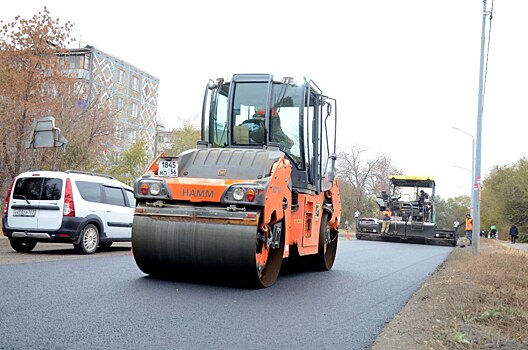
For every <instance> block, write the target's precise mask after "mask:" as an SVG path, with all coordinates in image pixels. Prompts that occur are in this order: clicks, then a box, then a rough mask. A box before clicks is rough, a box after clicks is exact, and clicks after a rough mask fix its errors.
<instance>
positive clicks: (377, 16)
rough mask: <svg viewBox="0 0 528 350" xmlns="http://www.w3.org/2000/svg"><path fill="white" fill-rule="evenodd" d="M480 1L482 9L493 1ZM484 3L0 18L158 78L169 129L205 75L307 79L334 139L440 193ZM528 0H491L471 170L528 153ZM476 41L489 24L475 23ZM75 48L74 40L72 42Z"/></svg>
mask: <svg viewBox="0 0 528 350" xmlns="http://www.w3.org/2000/svg"><path fill="white" fill-rule="evenodd" d="M491 2H492V1H491V0H488V9H489V8H490V7H491ZM482 4H483V2H482V0H443V1H432V0H399V1H394V0H368V1H365V0H362V1H357V0H350V1H343V0H338V1H334V0H326V1H324V2H321V1H311V0H303V1H286V0H266V1H259V2H256V1H250V0H245V1H243V0H242V1H229V0H226V1H213V0H202V1H187V2H182V1H174V2H169V1H163V2H162V1H135V0H133V1H100V0H91V1H85V2H73V1H59V0H55V1H53V0H48V1H37V0H24V1H18V2H14V1H10V2H4V3H3V4H2V6H1V10H0V19H1V20H3V21H4V22H6V21H7V22H9V21H11V20H13V18H14V17H15V15H18V14H20V15H22V16H23V17H30V16H32V15H33V14H36V13H37V12H38V11H39V10H41V9H42V8H43V6H44V5H46V6H47V7H48V9H49V10H50V12H51V15H52V17H58V18H60V19H61V20H63V21H66V20H69V21H72V22H74V23H75V28H74V33H75V36H76V37H77V38H78V39H80V45H81V46H85V45H93V46H96V47H98V48H99V49H101V50H103V51H105V52H107V53H109V54H111V55H115V56H117V57H119V58H121V59H123V60H125V61H127V62H129V63H131V64H133V65H135V66H137V67H138V68H140V69H142V70H145V71H147V72H148V73H150V74H152V75H154V76H156V77H157V78H159V79H160V90H159V114H160V116H161V118H162V119H163V120H164V122H165V124H166V125H167V126H168V127H176V126H177V125H178V122H179V121H180V120H181V119H189V118H197V116H198V115H199V114H200V113H201V111H200V110H201V103H202V97H203V92H204V88H205V84H206V83H207V80H208V79H209V78H217V77H223V76H226V75H229V74H233V73H280V74H283V75H288V74H291V75H304V76H307V77H309V78H311V79H313V80H314V81H315V82H316V83H317V84H318V85H319V87H320V88H321V89H322V90H323V92H324V93H325V94H327V95H329V96H331V97H335V98H337V101H338V125H339V131H338V144H339V146H340V147H341V149H346V147H347V146H349V145H352V144H354V143H358V144H360V145H362V146H363V147H364V148H365V149H368V152H367V153H366V155H365V156H366V157H374V156H375V155H377V154H386V155H388V156H389V157H390V158H391V159H392V160H393V163H394V165H395V166H396V167H397V168H400V169H402V170H403V171H404V172H405V173H406V174H407V175H416V176H434V177H435V179H436V182H437V194H439V195H440V196H442V197H444V198H446V197H453V196H457V195H460V194H467V195H469V188H470V185H471V178H470V172H469V171H468V170H464V169H461V168H459V167H462V168H467V169H470V168H471V137H469V136H466V135H464V134H463V133H461V132H459V131H456V130H454V129H453V128H452V127H453V126H455V127H458V128H460V129H462V130H464V131H466V132H468V133H469V134H472V135H476V128H477V126H476V121H477V102H478V78H479V59H480V39H481V23H482ZM527 14H528V1H527V0H508V1H505V0H497V1H495V3H494V12H493V15H494V16H493V21H492V28H491V46H490V52H489V62H488V73H487V84H486V97H485V109H484V117H483V137H482V174H483V176H484V177H485V176H486V174H487V173H488V172H489V170H490V169H491V167H492V166H494V165H511V164H513V163H515V162H516V161H517V160H518V159H520V158H522V157H524V156H526V155H527V153H528V152H527V147H526V144H527V142H526V139H527V137H528V128H527V125H528V123H527V121H526V120H527V118H528V107H527V106H526V100H527V96H528V41H527V39H526V38H527V35H528V20H527V19H526V16H527ZM486 35H487V31H486ZM78 44H79V43H78Z"/></svg>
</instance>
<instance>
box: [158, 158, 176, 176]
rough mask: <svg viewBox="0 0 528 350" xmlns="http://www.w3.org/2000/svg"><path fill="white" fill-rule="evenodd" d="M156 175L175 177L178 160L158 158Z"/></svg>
mask: <svg viewBox="0 0 528 350" xmlns="http://www.w3.org/2000/svg"><path fill="white" fill-rule="evenodd" d="M158 176H168V177H177V176H178V162H177V161H176V160H172V159H163V158H162V159H160V160H159V162H158Z"/></svg>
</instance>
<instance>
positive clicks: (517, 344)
mask: <svg viewBox="0 0 528 350" xmlns="http://www.w3.org/2000/svg"><path fill="white" fill-rule="evenodd" d="M481 242H482V250H481V254H480V255H479V256H473V255H472V254H471V249H468V248H464V249H461V248H457V249H455V250H454V251H453V253H451V254H450V255H449V257H448V258H447V259H446V261H445V262H444V263H443V264H442V265H441V266H440V267H439V268H438V270H437V271H436V272H435V274H434V275H433V276H432V277H431V278H430V279H429V280H428V281H427V282H426V283H425V284H424V285H423V286H422V288H420V290H419V291H418V292H417V293H416V294H415V295H414V296H413V297H412V298H411V300H409V302H408V303H407V305H406V306H405V307H404V309H402V311H401V312H400V314H398V315H397V316H396V317H395V318H394V320H392V321H391V322H390V323H389V325H388V326H387V327H386V328H385V329H384V330H383V332H382V333H381V334H380V336H379V337H378V339H377V340H376V342H375V343H374V345H373V349H388V348H390V349H528V254H526V253H523V252H519V251H517V250H514V249H511V248H508V247H505V246H503V245H502V244H500V243H497V242H496V241H494V240H486V239H483V240H482V241H481Z"/></svg>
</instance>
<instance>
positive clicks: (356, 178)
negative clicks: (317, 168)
mask: <svg viewBox="0 0 528 350" xmlns="http://www.w3.org/2000/svg"><path fill="white" fill-rule="evenodd" d="M365 151H366V149H364V148H363V147H361V146H360V145H358V144H355V145H353V146H352V147H349V148H347V151H342V152H340V153H339V156H338V161H339V164H338V169H339V170H338V176H339V177H340V178H341V179H342V180H344V181H345V182H347V183H349V184H350V185H352V187H353V189H354V194H355V196H354V200H353V201H354V202H353V204H352V207H353V208H354V210H359V211H360V212H365V211H367V206H366V197H367V195H368V194H370V193H371V188H370V187H369V185H371V184H372V180H371V177H372V175H373V172H374V170H375V169H376V166H377V164H378V162H379V159H367V160H364V159H363V158H362V156H363V155H364V153H365Z"/></svg>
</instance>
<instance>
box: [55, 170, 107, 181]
mask: <svg viewBox="0 0 528 350" xmlns="http://www.w3.org/2000/svg"><path fill="white" fill-rule="evenodd" d="M65 173H66V174H84V175H90V176H101V177H106V178H108V179H112V180H115V177H113V176H110V175H106V174H98V173H92V172H90V171H80V170H66V171H65Z"/></svg>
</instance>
